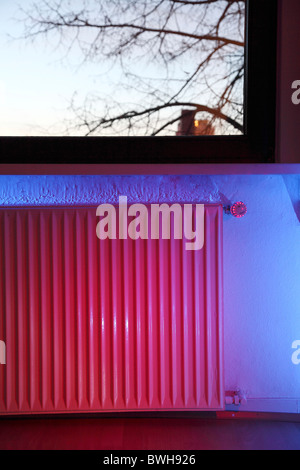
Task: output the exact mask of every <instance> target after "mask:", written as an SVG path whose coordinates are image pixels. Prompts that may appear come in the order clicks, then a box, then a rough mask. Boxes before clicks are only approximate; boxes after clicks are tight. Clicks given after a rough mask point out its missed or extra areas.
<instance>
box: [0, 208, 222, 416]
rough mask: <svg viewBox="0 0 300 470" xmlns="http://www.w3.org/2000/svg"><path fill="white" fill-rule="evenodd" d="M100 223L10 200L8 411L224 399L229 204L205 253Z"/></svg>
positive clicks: (6, 221)
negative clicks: (116, 232) (106, 235)
mask: <svg viewBox="0 0 300 470" xmlns="http://www.w3.org/2000/svg"><path fill="white" fill-rule="evenodd" d="M96 223H97V218H96V208H95V207H93V208H34V209H28V208H27V209H1V210H0V247H1V250H0V266H1V269H0V309H1V310H0V340H3V341H5V344H6V365H0V414H2V415H6V414H27V413H31V414H39V413H77V412H101V411H105V412H109V411H157V410H164V411H166V410H218V409H223V404H224V386H223V319H222V207H221V206H218V205H207V206H205V243H204V247H203V249H202V250H199V251H187V250H186V249H185V240H174V239H172V238H171V239H170V240H162V239H159V240H150V239H149V240H136V241H133V240H130V239H128V240H101V241H100V240H99V239H98V238H97V237H96Z"/></svg>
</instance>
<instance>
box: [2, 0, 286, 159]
mask: <svg viewBox="0 0 300 470" xmlns="http://www.w3.org/2000/svg"><path fill="white" fill-rule="evenodd" d="M219 1H220V2H221V3H224V2H223V1H222V0H219ZM246 7H247V8H246V33H245V39H246V41H245V43H246V47H245V77H244V82H243V85H244V93H243V96H242V98H243V106H242V107H243V118H242V124H241V129H240V130H238V132H235V131H234V132H232V131H231V130H230V126H229V128H227V130H225V132H224V133H223V134H222V135H216V134H217V133H219V132H216V126H217V124H215V123H214V122H211V121H210V117H209V116H208V115H203V114H197V113H195V112H194V110H193V108H190V107H188V109H185V108H184V107H182V108H181V109H180V111H181V115H180V113H179V114H178V112H177V117H176V120H175V121H176V126H177V127H176V129H177V132H174V128H173V131H172V132H174V135H172V134H171V135H170V134H167V135H160V134H158V135H157V136H155V137H154V136H141V135H138V136H133V137H132V136H129V137H128V136H124V135H118V136H110V135H105V136H89V137H81V136H75V135H73V136H71V137H64V136H59V137H38V136H32V137H21V136H20V137H17V136H11V137H8V136H2V137H0V148H1V159H2V162H3V163H4V162H7V163H272V162H274V161H275V160H274V158H275V157H274V140H275V106H276V93H275V90H276V86H275V84H276V26H277V2H276V1H274V0H264V1H262V0H248V1H247V2H246ZM178 116H179V118H178ZM175 121H174V123H173V124H175ZM187 123H188V124H187ZM186 127H187V128H188V129H189V131H186V130H185V128H186ZM231 127H232V126H231ZM191 128H192V132H191V131H190V130H191ZM176 134H177V135H176Z"/></svg>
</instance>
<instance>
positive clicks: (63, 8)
mask: <svg viewBox="0 0 300 470" xmlns="http://www.w3.org/2000/svg"><path fill="white" fill-rule="evenodd" d="M19 3H21V7H19V6H18V5H19ZM245 3H246V0H205V1H203V0H202V1H196V0H191V1H184V0H84V1H83V0H80V1H79V0H75V1H69V0H60V1H59V0H47V1H44V0H40V1H35V2H32V1H29V0H22V2H19V0H2V1H1V6H0V31H1V33H0V58H1V64H2V65H3V67H2V71H1V75H0V107H1V115H0V135H2V136H5V135H15V136H17V135H22V136H26V135H30V136H41V135H44V136H57V135H71V136H77V135H94V136H101V135H104V136H107V135H109V136H123V135H125V136H127V135H130V136H146V135H147V136H148V135H150V136H151V135H153V136H156V135H158V136H165V135H167V136H170V135H171V136H172V135H173V136H174V135H178V136H180V135H228V134H230V135H237V134H242V133H243V121H244V109H243V108H244V71H245V68H244V55H245V54H244V53H245V47H244V41H245Z"/></svg>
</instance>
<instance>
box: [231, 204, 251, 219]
mask: <svg viewBox="0 0 300 470" xmlns="http://www.w3.org/2000/svg"><path fill="white" fill-rule="evenodd" d="M230 212H231V214H232V215H233V216H234V217H238V218H239V219H240V218H241V217H244V216H245V215H246V214H247V206H246V204H244V203H243V202H236V203H235V204H233V206H231V208H230Z"/></svg>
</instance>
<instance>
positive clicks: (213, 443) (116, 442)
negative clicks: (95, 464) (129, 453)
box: [0, 417, 300, 450]
mask: <svg viewBox="0 0 300 470" xmlns="http://www.w3.org/2000/svg"><path fill="white" fill-rule="evenodd" d="M0 449H24V450H27V449H33V450H36V449H41V450H48V449H50V450H55V449H80V450H106V449H109V450H123V449H130V450H149V449H151V450H174V449H176V450H205V449H209V450H215V449H221V450H222V449H228V450H231V449H233V450H239V449H241V450H247V449H250V450H254V449H266V450H277V449H278V450H283V449H287V450H300V423H299V422H298V423H297V422H278V421H263V420H258V421H256V420H241V419H240V420H216V419H203V418H127V417H126V418H119V417H118V418H71V419H70V418H67V419H61V418H59V419H52V418H49V419H45V418H43V419H22V420H20V419H10V420H7V419H1V420H0Z"/></svg>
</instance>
